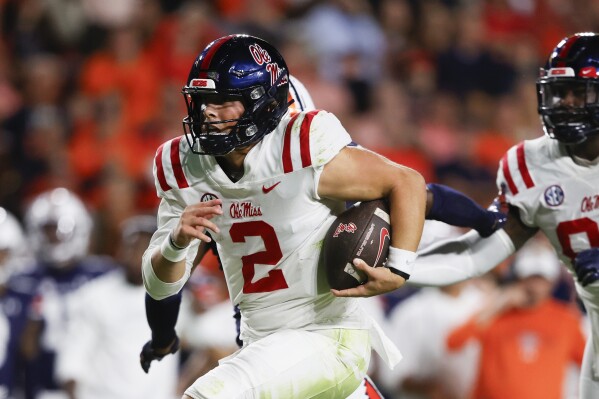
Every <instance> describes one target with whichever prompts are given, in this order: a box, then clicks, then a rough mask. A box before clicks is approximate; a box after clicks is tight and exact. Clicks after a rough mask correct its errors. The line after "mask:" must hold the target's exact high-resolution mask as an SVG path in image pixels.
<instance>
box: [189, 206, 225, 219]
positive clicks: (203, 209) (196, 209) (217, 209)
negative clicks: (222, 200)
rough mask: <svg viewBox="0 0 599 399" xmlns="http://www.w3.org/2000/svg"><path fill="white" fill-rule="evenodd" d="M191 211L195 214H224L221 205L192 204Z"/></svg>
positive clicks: (210, 215)
mask: <svg viewBox="0 0 599 399" xmlns="http://www.w3.org/2000/svg"><path fill="white" fill-rule="evenodd" d="M189 213H190V214H192V215H194V216H202V217H212V216H218V215H222V214H223V208H222V207H221V206H220V205H214V206H192V207H190V208H189Z"/></svg>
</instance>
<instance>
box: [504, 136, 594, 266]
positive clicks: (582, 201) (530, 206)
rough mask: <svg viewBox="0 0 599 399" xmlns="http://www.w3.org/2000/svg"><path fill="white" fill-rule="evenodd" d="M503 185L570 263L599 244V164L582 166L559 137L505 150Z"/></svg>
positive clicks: (530, 223) (512, 201) (528, 219)
mask: <svg viewBox="0 0 599 399" xmlns="http://www.w3.org/2000/svg"><path fill="white" fill-rule="evenodd" d="M501 184H505V185H506V186H507V191H506V199H507V201H508V202H509V203H510V204H511V205H514V206H516V207H518V209H519V210H520V218H521V219H522V222H523V223H524V224H526V225H527V226H530V227H538V228H539V229H541V230H542V231H543V233H545V235H546V236H547V238H549V240H550V241H551V243H552V244H553V247H554V248H555V249H556V251H557V254H558V256H559V257H560V259H561V260H562V261H563V262H564V263H565V264H566V265H567V266H568V267H569V268H571V265H572V261H573V259H574V257H575V256H576V254H577V253H579V252H581V251H583V250H585V249H589V248H591V247H599V164H595V165H588V166H582V165H579V164H577V163H575V162H574V161H573V160H572V158H571V157H570V156H569V155H568V153H567V151H566V148H565V147H564V146H563V145H561V144H560V143H559V142H558V141H557V140H554V139H551V138H549V137H547V136H543V137H539V138H537V139H535V140H527V141H524V142H522V143H520V144H518V145H516V146H514V147H512V148H511V149H510V150H509V151H508V152H507V153H506V154H505V155H504V157H503V159H502V160H501V163H500V166H499V172H498V174H497V186H498V187H500V186H501Z"/></svg>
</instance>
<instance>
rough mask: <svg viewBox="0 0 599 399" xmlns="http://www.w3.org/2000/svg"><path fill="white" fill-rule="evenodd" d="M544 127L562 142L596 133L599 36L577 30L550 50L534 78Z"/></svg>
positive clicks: (598, 127)
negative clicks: (544, 63)
mask: <svg viewBox="0 0 599 399" xmlns="http://www.w3.org/2000/svg"><path fill="white" fill-rule="evenodd" d="M537 95H538V105H539V108H538V110H539V114H540V116H541V121H542V123H543V130H544V131H545V134H547V135H548V136H549V137H551V138H554V139H557V140H559V141H560V142H562V143H564V144H578V143H582V142H583V141H585V140H586V139H587V138H588V137H589V136H592V135H596V134H597V133H599V35H598V34H596V33H577V34H575V35H572V36H569V37H567V38H565V39H563V40H562V41H561V42H559V44H558V45H557V47H556V48H555V49H554V50H553V52H552V53H551V55H550V56H549V60H548V61H547V65H546V66H545V68H543V69H541V76H540V78H539V79H538V80H537Z"/></svg>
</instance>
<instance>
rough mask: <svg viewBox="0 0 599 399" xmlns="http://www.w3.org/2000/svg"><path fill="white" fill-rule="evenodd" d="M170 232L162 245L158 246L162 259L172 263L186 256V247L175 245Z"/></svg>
mask: <svg viewBox="0 0 599 399" xmlns="http://www.w3.org/2000/svg"><path fill="white" fill-rule="evenodd" d="M171 234H172V233H169V234H168V236H167V237H166V238H165V240H164V241H163V242H162V245H161V246H160V253H161V254H162V256H163V257H164V259H166V260H168V261H171V262H173V263H177V262H180V261H182V260H183V259H185V258H186V257H187V247H185V248H181V247H179V246H177V245H176V244H175V243H174V242H173V239H172V237H171Z"/></svg>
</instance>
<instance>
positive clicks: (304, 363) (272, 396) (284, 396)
mask: <svg viewBox="0 0 599 399" xmlns="http://www.w3.org/2000/svg"><path fill="white" fill-rule="evenodd" d="M370 353H371V348H370V339H369V333H368V330H350V329H330V330H317V331H302V330H282V331H278V332H275V333H273V334H271V335H269V336H267V337H265V338H262V339H260V340H257V341H255V342H252V343H250V344H248V345H247V346H244V347H243V348H242V349H240V350H239V351H237V352H236V353H235V354H233V355H232V356H229V357H227V358H225V359H223V360H221V361H220V362H219V365H218V366H217V367H216V368H214V369H213V370H211V371H210V372H208V373H206V374H205V375H203V376H202V377H200V378H198V379H197V380H196V381H195V382H194V383H193V384H192V386H191V387H189V388H188V389H187V391H185V395H187V396H189V397H191V398H193V399H253V398H268V399H292V398H297V399H309V398H322V399H325V398H326V399H335V398H338V399H345V398H347V397H348V396H349V395H350V394H352V393H353V392H354V391H355V390H356V389H357V388H358V386H359V385H360V384H361V383H362V381H363V379H364V376H365V375H366V371H367V369H368V365H369V363H370Z"/></svg>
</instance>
